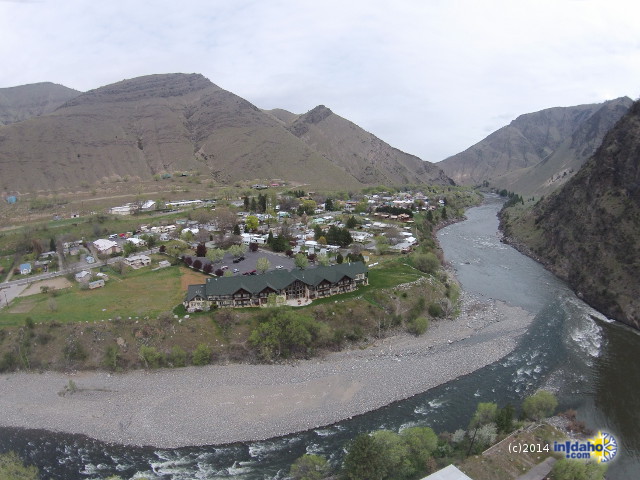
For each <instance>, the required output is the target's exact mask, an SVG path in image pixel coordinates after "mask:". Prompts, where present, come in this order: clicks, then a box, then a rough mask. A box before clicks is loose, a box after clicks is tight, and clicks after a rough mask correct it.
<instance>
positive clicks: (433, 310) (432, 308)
mask: <svg viewBox="0 0 640 480" xmlns="http://www.w3.org/2000/svg"><path fill="white" fill-rule="evenodd" d="M429 315H431V316H432V317H434V318H438V317H442V316H443V315H444V310H442V307H441V306H440V305H438V304H437V303H432V304H431V305H429Z"/></svg>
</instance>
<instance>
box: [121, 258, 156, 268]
mask: <svg viewBox="0 0 640 480" xmlns="http://www.w3.org/2000/svg"><path fill="white" fill-rule="evenodd" d="M124 263H126V264H127V265H129V266H130V267H133V268H140V267H146V266H147V265H151V259H150V258H149V257H148V256H146V255H131V256H129V257H127V258H125V259H124Z"/></svg>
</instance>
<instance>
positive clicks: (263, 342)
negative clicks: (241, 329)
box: [249, 309, 328, 361]
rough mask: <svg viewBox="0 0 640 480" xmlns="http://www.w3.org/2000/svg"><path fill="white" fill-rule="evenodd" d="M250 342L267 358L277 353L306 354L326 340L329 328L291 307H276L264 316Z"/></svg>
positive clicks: (279, 355) (271, 358) (288, 355)
mask: <svg viewBox="0 0 640 480" xmlns="http://www.w3.org/2000/svg"><path fill="white" fill-rule="evenodd" d="M260 320H261V323H260V325H258V327H257V328H256V329H255V330H253V332H251V336H250V337H249V342H250V343H251V345H252V346H253V347H254V348H255V349H256V350H257V351H258V354H259V355H260V356H261V357H262V358H263V359H264V360H267V361H271V360H274V359H276V358H278V357H284V358H287V357H290V356H296V355H303V356H304V355H306V354H308V353H309V351H310V350H311V348H312V347H313V346H314V345H317V344H318V343H319V342H320V340H321V339H322V341H324V340H326V338H327V337H328V333H327V331H326V328H323V326H322V325H321V324H320V323H319V322H318V321H316V320H314V319H313V318H312V317H310V316H307V315H300V314H297V313H295V312H293V311H291V310H282V309H273V310H270V311H268V312H267V313H266V314H265V315H262V316H261V319H260Z"/></svg>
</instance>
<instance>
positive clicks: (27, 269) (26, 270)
mask: <svg viewBox="0 0 640 480" xmlns="http://www.w3.org/2000/svg"><path fill="white" fill-rule="evenodd" d="M20 273H21V274H22V275H29V274H30V273H31V264H30V263H22V264H20Z"/></svg>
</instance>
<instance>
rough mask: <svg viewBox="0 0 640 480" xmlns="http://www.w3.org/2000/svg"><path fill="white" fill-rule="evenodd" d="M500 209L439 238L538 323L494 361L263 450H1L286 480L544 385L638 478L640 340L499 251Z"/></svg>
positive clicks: (34, 446)
mask: <svg viewBox="0 0 640 480" xmlns="http://www.w3.org/2000/svg"><path fill="white" fill-rule="evenodd" d="M500 205H501V202H500V200H499V199H498V198H488V199H487V202H486V203H485V204H484V205H482V206H480V207H477V208H473V209H470V210H469V211H468V213H467V217H468V220H466V221H464V222H461V223H458V224H455V225H451V226H449V227H447V228H445V229H443V230H442V231H440V232H439V234H438V236H439V239H440V243H441V244H442V247H443V249H444V252H445V257H446V259H447V261H448V262H450V263H451V265H452V266H453V267H454V268H455V269H456V271H457V275H458V279H459V280H460V282H461V283H462V286H463V288H464V289H465V290H466V291H468V292H471V293H474V294H476V295H479V296H483V297H486V298H494V299H499V300H503V301H505V302H507V303H509V304H511V305H517V306H520V307H522V308H524V309H526V310H527V311H529V312H531V313H532V314H534V315H535V320H534V322H533V324H532V326H531V328H530V329H529V331H528V333H527V334H525V336H524V337H523V338H522V340H521V341H520V344H519V346H518V347H517V348H516V349H515V350H514V351H513V352H512V353H511V354H510V355H508V356H507V357H505V358H504V359H502V360H501V361H499V362H496V363H494V364H492V365H489V366H487V367H485V368H483V369H480V370H478V371H476V372H474V373H472V374H470V375H467V376H465V377H462V378H459V379H456V380H454V381H452V382H449V383H448V384H445V385H442V386H440V387H437V388H434V389H432V390H429V391H428V392H425V393H423V394H421V395H417V396H415V397H413V398H410V399H408V400H403V401H400V402H397V403H395V404H392V405H390V406H388V407H385V408H382V409H380V410H377V411H375V412H371V413H368V414H365V415H362V416H359V417H356V418H353V419H351V420H346V421H343V422H340V423H338V424H335V425H332V426H330V427H326V428H320V429H316V430H311V431H308V432H303V433H300V434H294V435H288V436H285V437H279V438H274V439H271V440H268V441H264V442H254V443H241V444H233V445H217V446H216V445H213V446H208V447H191V448H178V449H157V448H132V447H123V446H118V445H109V444H105V443H102V442H98V441H95V440H91V439H88V438H86V437H82V436H78V435H65V434H52V433H47V432H42V431H25V430H19V429H0V451H6V450H16V451H17V452H19V453H20V454H21V455H23V456H25V457H27V458H28V459H29V460H30V461H31V462H32V463H34V464H36V465H38V467H39V468H40V469H41V471H42V472H44V475H43V477H44V478H52V479H68V480H71V479H101V478H106V477H108V476H110V475H119V476H121V477H122V478H137V477H146V478H149V479H150V480H151V479H154V480H155V479H163V480H165V479H166V480H168V479H176V480H177V479H185V480H186V479H227V478H234V479H282V478H284V477H285V476H286V472H287V471H288V468H289V465H290V464H291V463H292V462H293V461H294V460H295V459H296V458H297V457H299V456H300V455H302V454H304V453H317V454H322V455H325V456H327V457H328V458H329V459H330V460H331V461H332V462H334V463H336V464H337V463H339V462H340V459H341V457H342V455H343V447H344V445H345V444H346V443H347V442H348V441H349V440H351V439H353V438H354V437H355V436H356V435H358V434H359V433H361V432H366V431H371V430H376V429H381V428H386V429H390V430H396V431H397V430H400V429H402V428H405V427H407V426H413V425H428V426H431V427H433V428H434V429H435V430H436V431H442V430H448V431H454V430H455V429H457V428H465V427H466V424H467V423H468V419H469V417H470V416H471V415H472V413H473V411H474V410H475V406H476V404H477V403H478V402H487V401H492V402H497V403H498V404H500V405H505V404H506V403H508V402H511V403H513V404H520V402H521V401H522V398H524V397H525V396H527V395H529V394H531V393H533V392H534V391H535V390H536V389H538V388H541V387H544V388H548V389H553V390H554V391H556V392H557V394H558V397H559V400H560V408H561V409H566V408H576V409H578V410H579V413H580V417H581V419H583V420H584V421H586V422H587V424H588V425H589V426H590V427H591V428H594V429H602V430H606V431H609V432H610V433H613V434H614V435H615V436H616V438H617V440H618V445H619V447H620V450H619V453H618V458H617V459H616V461H615V462H613V464H612V465H611V467H610V469H609V477H610V478H613V479H620V480H626V479H629V480H632V479H637V478H640V428H638V427H640V410H639V409H638V408H637V401H636V399H637V398H638V396H639V395H640V368H638V361H637V358H636V352H640V335H639V334H638V333H637V332H636V331H633V330H631V329H628V328H625V327H622V326H620V325H619V324H614V323H610V322H609V321H607V319H606V318H605V317H603V316H602V315H600V314H599V313H597V312H595V311H594V310H592V309H591V308H589V307H588V306H587V305H585V304H584V303H583V302H582V301H580V300H579V299H578V298H576V297H575V295H573V293H572V292H571V291H570V290H569V289H568V288H567V287H566V286H565V285H564V283H562V282H560V281H559V280H557V279H556V278H555V277H553V275H551V274H550V273H548V272H547V271H546V270H544V269H543V268H542V267H541V266H540V265H539V264H537V263H536V262H534V261H532V260H530V259H529V258H527V257H525V256H523V255H521V254H520V253H518V252H517V251H516V250H514V249H512V248H511V247H509V246H507V245H504V244H502V243H500V241H499V234H498V231H497V228H498V221H497V218H496V213H497V211H498V210H499V208H500ZM0 415H1V413H0Z"/></svg>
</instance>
